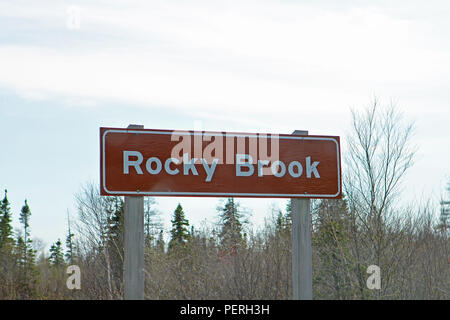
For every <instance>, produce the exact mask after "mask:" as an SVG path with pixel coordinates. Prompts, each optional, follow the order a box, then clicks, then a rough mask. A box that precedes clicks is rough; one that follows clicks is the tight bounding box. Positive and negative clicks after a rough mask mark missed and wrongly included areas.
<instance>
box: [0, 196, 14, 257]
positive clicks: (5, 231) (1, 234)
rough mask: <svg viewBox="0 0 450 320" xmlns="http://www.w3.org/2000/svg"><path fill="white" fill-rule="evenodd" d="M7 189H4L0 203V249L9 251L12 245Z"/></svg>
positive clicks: (5, 251)
mask: <svg viewBox="0 0 450 320" xmlns="http://www.w3.org/2000/svg"><path fill="white" fill-rule="evenodd" d="M7 194H8V191H7V190H5V196H4V198H3V200H2V201H1V203H0V251H3V252H4V253H11V251H12V247H13V245H14V239H13V237H12V235H13V234H12V233H13V232H12V226H11V220H12V219H11V212H10V210H11V209H10V207H9V201H8V196H7Z"/></svg>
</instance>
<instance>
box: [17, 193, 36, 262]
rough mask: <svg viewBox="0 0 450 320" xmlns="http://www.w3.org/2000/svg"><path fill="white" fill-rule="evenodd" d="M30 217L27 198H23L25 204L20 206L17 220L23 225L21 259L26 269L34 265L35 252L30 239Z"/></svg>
mask: <svg viewBox="0 0 450 320" xmlns="http://www.w3.org/2000/svg"><path fill="white" fill-rule="evenodd" d="M30 217H31V211H30V207H29V206H28V202H27V200H25V204H24V205H23V207H22V210H21V211H20V216H19V221H20V223H22V225H23V234H24V239H23V240H24V245H25V247H24V252H23V260H24V263H25V264H24V268H25V269H26V270H28V269H29V268H30V265H34V257H35V252H34V250H33V246H32V244H33V241H32V240H31V236H30Z"/></svg>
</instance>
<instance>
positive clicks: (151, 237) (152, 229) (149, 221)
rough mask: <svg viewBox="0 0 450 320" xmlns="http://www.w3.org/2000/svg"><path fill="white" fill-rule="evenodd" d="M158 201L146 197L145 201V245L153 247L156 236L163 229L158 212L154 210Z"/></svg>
mask: <svg viewBox="0 0 450 320" xmlns="http://www.w3.org/2000/svg"><path fill="white" fill-rule="evenodd" d="M155 204H156V201H155V199H154V198H151V197H145V199H144V233H145V245H146V246H148V247H152V246H153V245H154V242H155V240H156V239H155V238H156V236H157V235H158V234H159V233H160V231H161V229H162V222H161V219H160V216H159V212H158V210H156V209H155V208H154V206H155Z"/></svg>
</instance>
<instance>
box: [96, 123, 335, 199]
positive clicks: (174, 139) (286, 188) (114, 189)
mask: <svg viewBox="0 0 450 320" xmlns="http://www.w3.org/2000/svg"><path fill="white" fill-rule="evenodd" d="M100 181H101V183H100V184H101V188H100V190H101V194H102V195H126V196H127V195H128V196H129V195H135V196H146V195H147V196H213V197H274V198H275V197H279V198H340V197H341V164H340V141H339V137H335V136H311V135H305V136H297V135H284V134H279V135H278V134H256V133H231V132H205V131H174V130H151V129H123V128H100Z"/></svg>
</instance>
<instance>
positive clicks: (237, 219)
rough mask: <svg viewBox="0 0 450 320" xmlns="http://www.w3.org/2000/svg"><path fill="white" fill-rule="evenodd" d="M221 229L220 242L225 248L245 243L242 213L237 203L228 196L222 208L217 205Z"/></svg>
mask: <svg viewBox="0 0 450 320" xmlns="http://www.w3.org/2000/svg"><path fill="white" fill-rule="evenodd" d="M218 211H219V218H220V224H221V231H220V234H219V238H220V242H221V244H222V246H224V247H225V248H226V249H230V248H236V247H238V246H241V245H243V244H244V243H245V241H244V235H243V233H242V223H243V221H242V219H243V215H242V213H241V212H240V210H239V204H238V203H235V201H234V199H233V198H229V199H228V201H227V203H226V204H225V206H224V207H223V208H221V207H219V208H218Z"/></svg>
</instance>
